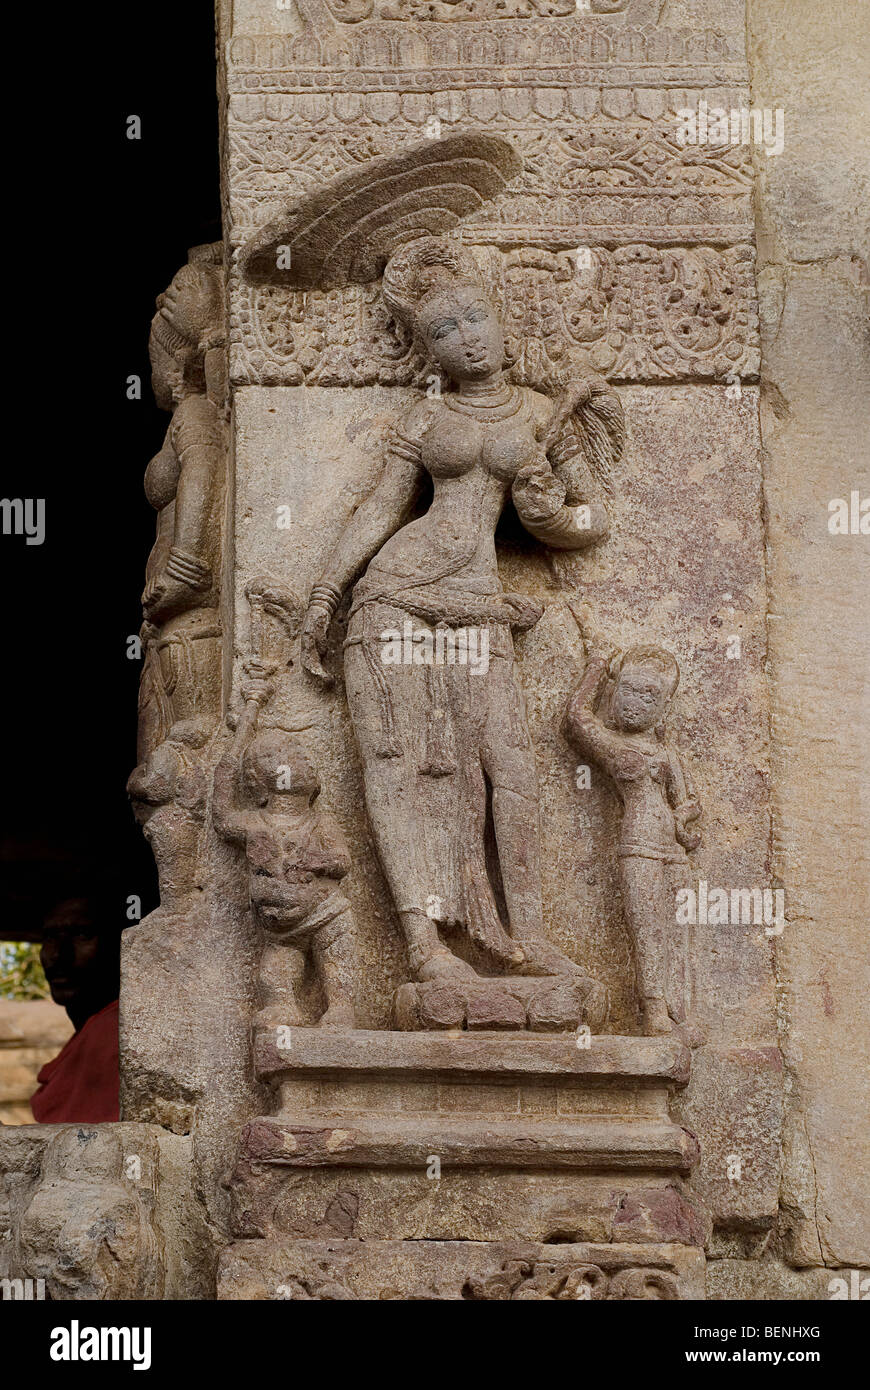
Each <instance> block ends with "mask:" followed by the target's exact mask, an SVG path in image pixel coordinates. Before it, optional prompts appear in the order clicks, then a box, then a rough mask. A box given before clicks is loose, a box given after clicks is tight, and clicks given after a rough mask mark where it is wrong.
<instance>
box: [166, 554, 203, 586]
mask: <svg viewBox="0 0 870 1390" xmlns="http://www.w3.org/2000/svg"><path fill="white" fill-rule="evenodd" d="M166 573H167V574H168V575H170V576H171V578H172V579H177V580H179V581H180V582H181V583H182V584H188V585H189V586H190V588H191V589H207V588H208V587H209V585H210V584H211V570H210V569H209V567H208V565H206V564H204V563H203V561H202V560H199V559H197V557H196V556H195V555H191V554H190V553H189V551H186V550H179V549H178V547H177V546H173V547H172V549H171V550H170V552H169V559H168V561H167V563H166Z"/></svg>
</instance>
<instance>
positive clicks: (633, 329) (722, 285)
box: [231, 245, 758, 389]
mask: <svg viewBox="0 0 870 1390" xmlns="http://www.w3.org/2000/svg"><path fill="white" fill-rule="evenodd" d="M488 265H489V268H490V270H491V273H492V274H493V275H494V276H495V278H496V281H497V284H498V286H499V289H500V293H501V294H502V295H503V297H504V302H505V303H506V318H505V327H506V338H507V346H508V352H509V354H510V356H511V357H512V358H513V360H514V368H513V377H514V379H515V380H516V381H517V382H519V383H521V384H523V385H529V386H535V387H537V388H539V389H550V388H552V387H553V386H554V385H556V384H558V383H559V382H560V381H561V380H563V378H564V377H565V376H566V375H567V374H569V373H570V372H577V371H582V370H583V369H584V368H585V369H587V370H589V369H592V370H595V371H599V372H602V373H603V374H604V375H605V376H607V377H608V378H609V379H611V380H615V381H659V380H661V381H666V380H674V379H681V380H682V379H691V378H697V379H700V380H712V379H716V378H719V379H725V378H727V377H729V376H730V375H731V374H734V375H736V376H741V377H743V378H748V377H752V376H754V375H755V374H756V373H757V371H758V319H757V312H756V303H755V289H754V282H753V265H754V260H753V253H752V251H751V249H750V248H749V247H745V246H737V247H730V248H727V249H725V250H714V249H712V248H710V247H696V248H691V249H689V248H685V247H675V248H664V249H661V248H656V247H652V246H648V245H632V246H624V247H619V248H618V249H617V250H615V251H608V250H605V249H603V248H596V249H594V250H592V251H591V252H590V267H589V269H587V270H582V269H578V264H577V261H576V259H574V258H573V257H572V256H571V255H569V254H568V253H564V252H563V253H549V252H544V251H540V250H538V249H536V248H523V249H521V250H518V251H512V252H509V253H508V254H503V253H501V252H494V251H493V252H490V253H489V260H488ZM233 303H234V305H235V306H236V307H235V311H234V314H233V318H232V323H231V365H232V376H233V381H234V383H235V384H236V385H284V386H298V385H302V384H305V385H310V386H339V387H345V386H369V385H375V384H380V385H383V386H417V387H425V385H426V383H427V379H428V378H429V377H430V376H431V371H432V369H431V366H430V365H428V364H427V363H426V362H425V361H424V360H423V358H421V357H420V356H418V355H417V354H416V353H415V352H414V351H413V348H412V345H411V342H410V340H409V338H408V335H407V334H406V333H405V332H404V330H403V329H401V328H400V327H398V326H397V325H396V324H395V323H394V322H393V321H392V319H391V317H390V315H389V312H388V310H387V308H386V306H385V305H384V303H383V300H382V297H381V294H380V290H379V288H378V287H377V285H364V286H349V287H348V288H346V289H343V290H333V291H330V292H328V293H320V292H308V293H303V292H298V291H292V290H284V289H282V288H280V287H277V286H275V287H273V286H251V285H247V284H244V283H238V284H237V285H236V287H235V291H234V295H233Z"/></svg>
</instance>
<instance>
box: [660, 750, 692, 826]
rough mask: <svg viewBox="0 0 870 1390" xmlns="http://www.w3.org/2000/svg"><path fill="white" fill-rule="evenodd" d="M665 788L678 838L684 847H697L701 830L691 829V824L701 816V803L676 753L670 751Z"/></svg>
mask: <svg viewBox="0 0 870 1390" xmlns="http://www.w3.org/2000/svg"><path fill="white" fill-rule="evenodd" d="M665 789H666V791H667V794H668V801H669V802H670V804H671V809H672V811H673V813H674V822H675V826H676V836H677V840H678V841H679V843H680V844H681V845H682V846H683V848H684V849H697V848H698V846H699V845H700V843H701V832H700V830H690V829H689V824H690V822H691V821H696V820H698V819H699V818H700V815H701V803H700V802H699V801H698V799H697V797H696V796H695V789H694V787H693V786H692V783H691V782H690V780H689V777H688V774H687V773H686V770H685V768H684V767H683V764H682V762H681V761H680V759H679V758H678V757H677V754H676V753H670V754H669V756H668V776H667V780H666V783H665Z"/></svg>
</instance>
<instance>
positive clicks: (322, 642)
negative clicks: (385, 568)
mask: <svg viewBox="0 0 870 1390" xmlns="http://www.w3.org/2000/svg"><path fill="white" fill-rule="evenodd" d="M415 416H416V412H414V414H412V417H411V420H410V421H409V422H408V432H407V433H404V432H402V433H400V432H399V431H396V432H395V433H394V435H393V438H392V440H391V442H390V446H389V449H388V451H387V457H386V460H385V463H384V471H383V473H382V474H381V476H380V478H379V480H378V483H377V486H376V487H375V489H374V491H373V492H371V493H369V495H368V497H367V498H366V499H365V501H364V502H361V503H360V505H359V506H358V507H357V509H356V511H355V512H354V513H353V515H352V516H351V517H350V520H349V521H348V523H347V525H346V526H345V528H344V530H343V531H342V533H341V535H340V537H339V539H338V542H337V544H336V546H335V548H334V550H333V552H332V554H331V555H330V557H329V560H328V561H327V563H326V565H325V567H324V569H323V572H322V574H321V576H320V578H319V579H318V581H317V583H316V584H315V585H314V588H313V589H312V590H311V598H310V600H309V604H308V611H307V613H306V615H305V623H304V626H303V629H302V665H303V666H304V668H305V670H306V671H308V673H309V674H310V675H312V676H316V677H317V678H318V679H319V680H323V681H327V682H330V681H331V679H332V678H331V676H330V675H329V673H328V672H327V671H325V670H324V668H323V666H322V665H321V662H320V658H321V657H322V656H323V654H324V652H325V651H326V642H327V637H328V635H329V625H330V623H331V622H332V615H333V614H334V612H335V610H336V608H337V607H338V605H339V603H340V602H341V596H342V594H343V593H344V591H345V589H346V588H347V586H348V585H349V584H350V583H351V581H352V580H353V579H355V578H356V576H357V575H358V574H359V572H360V571H361V570H362V569H363V568H364V567H365V566H366V565H367V564H368V563H369V561H370V560H371V559H372V558H373V557H374V556H375V555H376V554H377V553H378V551H379V550H380V548H381V546H382V545H383V544H384V542H385V541H386V540H388V539H389V537H390V536H392V535H393V534H394V532H395V531H397V530H398V529H399V527H400V526H401V525H402V523H403V522H404V521H405V519H406V517H407V516H408V513H409V512H410V510H411V508H412V506H413V504H414V502H415V500H416V498H417V495H418V493H419V491H420V486H421V483H422V481H423V465H422V462H421V457H420V443H419V439H418V438H415V432H413V425H414V424H415Z"/></svg>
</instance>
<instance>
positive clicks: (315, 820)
mask: <svg viewBox="0 0 870 1390" xmlns="http://www.w3.org/2000/svg"><path fill="white" fill-rule="evenodd" d="M273 669H274V668H273V667H270V665H268V664H267V663H264V662H262V661H259V660H257V659H254V658H249V660H248V661H247V662H246V663H245V671H246V675H247V677H248V679H247V680H246V681H244V682H243V684H242V690H241V693H242V699H243V701H244V707H243V709H242V713H241V715H240V716H239V722H238V725H237V727H236V734H235V738H234V741H233V743H232V745H231V747H230V748H229V749H228V751H227V752H226V753H225V754H224V756H223V757H222V758H221V760H220V762H219V763H218V765H217V767H216V769H215V774H214V799H213V807H212V811H213V818H214V824H215V828H216V830H217V831H218V833H219V834H220V835H222V836H223V837H224V838H225V839H227V840H229V841H231V842H233V843H235V844H238V845H241V846H242V847H243V848H244V851H245V854H246V856H247V860H248V870H249V876H250V877H249V886H250V901H251V908H252V909H253V912H254V916H255V918H256V920H257V923H258V925H259V926H260V928H261V930H262V931H263V933H264V937H265V941H264V946H263V954H262V958H261V964H260V996H261V1001H260V1002H261V1011H260V1013H259V1014H258V1015H257V1022H258V1023H262V1024H269V1025H272V1024H274V1025H278V1024H293V1025H297V1026H298V1025H300V1024H304V1022H305V1019H304V1016H303V1013H302V1010H301V1008H300V1000H299V996H300V991H301V986H302V980H303V975H304V972H305V965H306V960H307V957H308V955H309V953H310V954H311V955H312V956H313V958H314V964H315V968H316V971H317V975H318V978H319V983H320V986H321V989H322V993H323V997H324V1002H325V1005H326V1007H325V1010H324V1012H323V1014H322V1015H321V1017H320V1020H319V1026H320V1027H322V1028H353V1027H354V1009H353V974H354V944H355V925H354V920H353V913H352V909H351V906H350V904H349V902H348V901H347V899H346V898H345V896H344V894H343V893H342V892H341V890H340V886H339V885H340V883H341V880H342V879H343V878H344V876H345V874H347V873H348V872H349V870H350V867H351V862H350V855H349V853H348V850H347V846H346V844H345V842H344V837H343V835H342V833H341V830H340V828H339V826H338V824H337V823H336V822H335V821H334V819H333V818H332V817H331V816H330V815H329V814H328V813H327V812H326V811H324V810H321V809H320V808H318V807H315V805H314V802H315V799H316V797H317V796H318V794H319V792H320V781H319V778H318V776H317V773H316V772H315V770H314V768H313V766H312V765H311V762H310V761H309V759H308V757H307V755H306V754H305V752H304V750H303V749H302V747H301V746H300V745H299V743H298V742H297V741H296V740H295V739H293V738H292V737H291V735H289V734H288V733H286V732H285V731H284V730H283V729H278V728H270V729H263V730H260V731H258V728H257V725H258V723H259V714H260V707H261V705H263V704H265V702H266V701H267V700H268V699H269V697H270V695H271V693H272V683H271V681H270V680H269V676H270V675H271V674H272V671H273Z"/></svg>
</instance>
